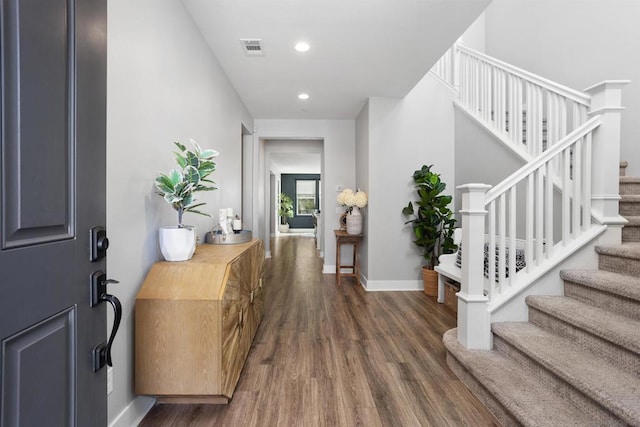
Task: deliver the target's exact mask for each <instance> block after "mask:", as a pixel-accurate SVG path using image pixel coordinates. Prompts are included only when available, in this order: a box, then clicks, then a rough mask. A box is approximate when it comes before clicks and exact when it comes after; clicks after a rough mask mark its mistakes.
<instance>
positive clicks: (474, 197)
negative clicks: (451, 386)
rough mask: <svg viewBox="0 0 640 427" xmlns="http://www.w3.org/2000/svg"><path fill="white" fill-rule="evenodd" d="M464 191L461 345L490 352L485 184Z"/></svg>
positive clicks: (460, 293)
mask: <svg viewBox="0 0 640 427" xmlns="http://www.w3.org/2000/svg"><path fill="white" fill-rule="evenodd" d="M457 188H458V189H459V190H461V191H462V210H460V214H461V215H462V239H461V240H462V277H461V283H460V292H458V294H457V295H458V341H460V343H461V344H462V345H464V346H465V347H466V348H475V349H490V348H491V322H490V317H489V312H488V311H487V306H488V304H489V298H487V297H486V296H485V295H484V221H485V216H486V214H487V211H486V210H485V194H486V192H487V190H489V189H490V188H491V186H490V185H486V184H466V185H461V186H459V187H457Z"/></svg>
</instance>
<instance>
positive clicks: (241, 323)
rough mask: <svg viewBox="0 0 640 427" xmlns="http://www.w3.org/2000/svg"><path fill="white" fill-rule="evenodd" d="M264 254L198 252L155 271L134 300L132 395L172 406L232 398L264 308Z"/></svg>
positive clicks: (252, 247)
mask: <svg viewBox="0 0 640 427" xmlns="http://www.w3.org/2000/svg"><path fill="white" fill-rule="evenodd" d="M263 281H264V248H263V244H262V241H261V240H258V239H254V240H252V241H251V242H248V243H242V244H238V245H201V246H198V249H197V251H196V253H195V255H194V256H193V258H192V259H191V260H189V261H184V262H157V263H155V264H154V265H153V266H152V268H151V270H150V271H149V273H148V274H147V277H146V279H145V281H144V284H143V285H142V288H141V289H140V292H139V293H138V295H137V297H136V305H135V391H136V393H137V394H146V395H153V396H157V397H158V400H159V401H163V402H174V403H226V402H228V399H230V398H231V397H232V396H233V391H234V389H235V387H236V384H237V383H238V379H239V377H240V372H241V371H242V367H243V366H244V362H245V360H246V358H247V355H248V353H249V349H250V348H251V343H252V342H253V337H254V336H255V333H256V330H257V329H258V325H259V324H260V320H261V319H262V310H263V306H264V292H263Z"/></svg>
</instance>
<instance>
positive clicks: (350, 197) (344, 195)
mask: <svg viewBox="0 0 640 427" xmlns="http://www.w3.org/2000/svg"><path fill="white" fill-rule="evenodd" d="M337 200H338V203H339V204H341V205H342V206H346V207H348V208H352V207H354V206H357V207H359V208H363V207H365V206H367V202H368V199H367V193H365V192H364V191H361V190H358V191H357V192H355V193H354V192H353V190H352V189H350V188H345V189H344V190H342V192H341V193H340V194H338V197H337Z"/></svg>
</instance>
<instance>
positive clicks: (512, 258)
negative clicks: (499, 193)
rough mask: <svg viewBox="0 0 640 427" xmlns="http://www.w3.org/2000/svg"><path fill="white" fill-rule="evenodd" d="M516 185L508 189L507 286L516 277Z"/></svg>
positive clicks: (513, 281) (512, 282)
mask: <svg viewBox="0 0 640 427" xmlns="http://www.w3.org/2000/svg"><path fill="white" fill-rule="evenodd" d="M516 202H517V200H516V186H515V185H514V186H513V187H511V190H509V263H508V264H509V286H510V287H512V286H513V284H514V283H515V279H516V220H517V210H516Z"/></svg>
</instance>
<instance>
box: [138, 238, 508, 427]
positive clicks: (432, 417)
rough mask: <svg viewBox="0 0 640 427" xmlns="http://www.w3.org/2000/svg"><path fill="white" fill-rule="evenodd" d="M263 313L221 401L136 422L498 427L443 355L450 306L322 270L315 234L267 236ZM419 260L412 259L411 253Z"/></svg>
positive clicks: (170, 409)
mask: <svg viewBox="0 0 640 427" xmlns="http://www.w3.org/2000/svg"><path fill="white" fill-rule="evenodd" d="M271 242H272V244H271V251H272V258H271V259H269V260H267V264H266V277H265V279H266V282H265V283H266V284H265V288H266V291H265V292H266V294H265V312H264V317H263V319H262V323H261V325H260V327H259V329H258V332H257V333H256V338H255V340H254V343H253V347H252V349H251V351H250V353H249V357H248V359H247V362H246V364H245V366H244V369H243V371H242V374H241V376H240V381H239V383H238V386H237V388H236V391H235V394H234V396H233V399H232V400H231V402H230V403H229V404H228V405H156V406H155V407H154V408H153V409H152V410H151V411H150V412H149V414H147V416H146V417H145V419H144V420H143V422H142V423H141V426H154V427H157V426H332V427H333V426H356V425H362V426H367V427H369V426H495V425H498V424H497V423H496V421H495V419H494V418H493V417H492V416H491V414H490V413H489V412H488V411H487V410H486V409H485V408H484V407H483V406H482V405H481V404H480V403H479V402H478V400H477V399H476V398H475V397H474V396H473V395H472V394H471V393H470V392H469V391H467V389H466V388H465V387H464V385H463V384H462V383H461V382H460V381H459V380H458V379H457V377H456V376H455V375H454V374H453V373H452V372H451V371H450V370H449V368H448V367H447V365H446V362H445V350H444V346H443V344H442V334H443V333H444V332H445V331H447V330H449V329H451V328H453V327H455V317H454V314H453V312H451V311H450V310H449V309H447V308H446V307H444V306H443V305H440V304H438V303H436V302H435V299H434V298H429V297H427V296H425V295H424V294H423V293H422V292H365V291H364V289H362V288H361V287H360V286H356V285H355V284H354V283H355V282H354V281H353V280H352V279H345V280H343V281H342V286H341V287H338V286H337V285H336V280H335V275H333V274H331V275H326V274H325V275H323V274H322V272H321V271H322V260H321V259H320V258H318V255H317V251H316V249H315V244H314V239H313V238H312V237H306V236H288V237H286V238H280V237H278V238H274V239H272V241H271ZM416 262H417V261H416Z"/></svg>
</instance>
